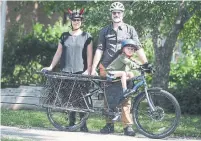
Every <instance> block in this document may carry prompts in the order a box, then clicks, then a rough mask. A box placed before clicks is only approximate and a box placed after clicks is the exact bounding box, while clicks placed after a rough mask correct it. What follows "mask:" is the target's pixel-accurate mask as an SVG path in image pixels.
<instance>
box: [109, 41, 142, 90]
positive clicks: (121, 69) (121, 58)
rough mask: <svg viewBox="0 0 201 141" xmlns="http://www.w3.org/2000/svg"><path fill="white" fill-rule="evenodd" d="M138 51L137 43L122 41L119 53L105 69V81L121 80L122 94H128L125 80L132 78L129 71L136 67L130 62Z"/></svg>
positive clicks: (132, 75)
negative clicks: (118, 78)
mask: <svg viewBox="0 0 201 141" xmlns="http://www.w3.org/2000/svg"><path fill="white" fill-rule="evenodd" d="M138 49H139V47H138V43H137V42H135V41H134V40H132V39H126V40H123V41H122V45H121V51H120V52H121V53H120V54H119V55H118V56H117V57H116V58H115V59H114V60H113V61H112V62H111V63H110V64H109V65H108V67H107V68H106V71H107V75H106V76H107V80H109V81H112V79H115V78H116V77H120V78H121V83H122V88H123V94H126V93H128V92H129V90H127V83H126V80H127V78H132V77H134V74H133V73H132V72H131V71H130V70H131V69H135V68H137V67H138V65H137V64H136V63H135V62H134V61H133V60H131V57H132V56H133V54H134V53H135V51H136V50H138Z"/></svg>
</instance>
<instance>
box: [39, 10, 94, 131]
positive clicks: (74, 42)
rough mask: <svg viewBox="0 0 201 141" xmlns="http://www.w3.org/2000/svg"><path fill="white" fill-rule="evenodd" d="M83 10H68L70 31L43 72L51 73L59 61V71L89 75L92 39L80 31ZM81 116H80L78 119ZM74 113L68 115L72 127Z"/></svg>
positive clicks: (84, 126) (83, 128)
mask: <svg viewBox="0 0 201 141" xmlns="http://www.w3.org/2000/svg"><path fill="white" fill-rule="evenodd" d="M83 12H84V9H82V10H80V11H78V10H74V11H71V10H70V9H69V10H68V13H69V18H70V20H71V27H72V31H69V32H64V33H62V35H61V37H60V42H59V44H58V48H57V51H56V53H55V55H54V57H53V60H52V63H51V65H50V66H49V67H45V68H43V69H44V70H48V71H52V69H53V68H54V67H55V66H56V64H57V63H58V62H59V60H60V65H61V71H62V72H67V73H75V74H82V73H83V72H85V74H86V72H87V73H88V75H90V74H91V65H92V54H93V47H92V37H91V35H90V34H89V33H87V32H84V31H82V30H81V29H80V27H81V25H82V21H83ZM82 117H83V115H82V114H80V118H82ZM74 122H75V112H72V113H71V114H70V126H72V125H74ZM80 130H81V131H84V132H88V129H87V126H86V123H85V124H84V125H83V126H82V127H81V128H80Z"/></svg>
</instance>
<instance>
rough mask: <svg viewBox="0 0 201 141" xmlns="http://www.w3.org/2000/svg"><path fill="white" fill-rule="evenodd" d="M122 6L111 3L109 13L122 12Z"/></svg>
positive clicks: (119, 3)
mask: <svg viewBox="0 0 201 141" xmlns="http://www.w3.org/2000/svg"><path fill="white" fill-rule="evenodd" d="M124 10H125V8H124V5H123V4H122V3H121V2H113V3H112V4H111V6H110V12H112V11H124Z"/></svg>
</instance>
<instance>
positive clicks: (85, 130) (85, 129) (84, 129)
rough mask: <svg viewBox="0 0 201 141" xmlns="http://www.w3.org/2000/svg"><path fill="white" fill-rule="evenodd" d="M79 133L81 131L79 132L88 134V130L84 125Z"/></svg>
mask: <svg viewBox="0 0 201 141" xmlns="http://www.w3.org/2000/svg"><path fill="white" fill-rule="evenodd" d="M80 131H81V132H89V130H88V128H87V126H86V125H84V126H82V127H80Z"/></svg>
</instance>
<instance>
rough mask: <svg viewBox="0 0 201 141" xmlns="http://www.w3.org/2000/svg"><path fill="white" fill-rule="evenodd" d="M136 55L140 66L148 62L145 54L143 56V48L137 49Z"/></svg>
mask: <svg viewBox="0 0 201 141" xmlns="http://www.w3.org/2000/svg"><path fill="white" fill-rule="evenodd" d="M136 54H137V56H138V58H139V60H140V62H141V63H142V64H145V63H147V62H148V60H147V57H146V54H145V52H144V49H143V48H140V49H138V50H137V51H136Z"/></svg>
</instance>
